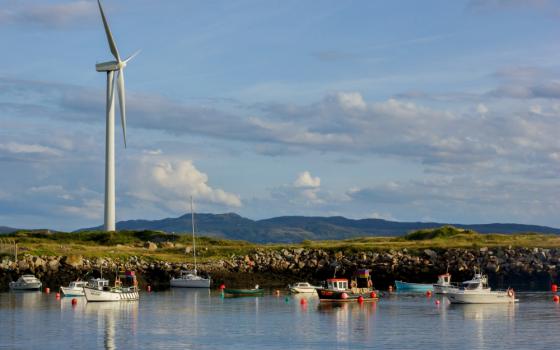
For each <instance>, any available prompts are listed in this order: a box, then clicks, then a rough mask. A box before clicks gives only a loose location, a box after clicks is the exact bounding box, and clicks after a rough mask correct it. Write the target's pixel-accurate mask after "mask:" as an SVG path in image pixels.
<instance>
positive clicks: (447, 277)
mask: <svg viewBox="0 0 560 350" xmlns="http://www.w3.org/2000/svg"><path fill="white" fill-rule="evenodd" d="M437 284H439V285H440V286H449V285H451V274H449V273H444V274H443V275H439V276H438V278H437Z"/></svg>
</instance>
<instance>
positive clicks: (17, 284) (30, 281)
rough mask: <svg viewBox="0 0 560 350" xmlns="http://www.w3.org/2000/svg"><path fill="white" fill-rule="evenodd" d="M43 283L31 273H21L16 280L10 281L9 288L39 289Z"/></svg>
mask: <svg viewBox="0 0 560 350" xmlns="http://www.w3.org/2000/svg"><path fill="white" fill-rule="evenodd" d="M42 285H43V284H42V283H41V281H39V279H37V277H35V276H33V275H23V276H20V278H18V280H17V281H12V282H10V289H11V290H40V289H41V286H42Z"/></svg>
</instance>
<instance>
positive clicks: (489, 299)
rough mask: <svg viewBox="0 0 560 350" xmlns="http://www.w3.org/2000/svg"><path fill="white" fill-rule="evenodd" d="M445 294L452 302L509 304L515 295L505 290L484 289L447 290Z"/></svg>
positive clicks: (514, 300) (512, 301)
mask: <svg viewBox="0 0 560 350" xmlns="http://www.w3.org/2000/svg"><path fill="white" fill-rule="evenodd" d="M445 296H446V297H447V298H448V299H449V301H450V302H451V303H452V304H509V303H515V302H516V301H517V300H516V299H515V296H513V295H512V296H510V295H508V293H507V292H497V291H494V292H493V291H485V292H478V291H477V292H476V293H470V292H469V291H463V290H453V289H451V290H448V291H447V293H446V294H445Z"/></svg>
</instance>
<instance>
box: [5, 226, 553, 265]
mask: <svg viewBox="0 0 560 350" xmlns="http://www.w3.org/2000/svg"><path fill="white" fill-rule="evenodd" d="M0 238H2V239H3V240H4V241H6V240H15V241H17V242H18V250H19V254H25V253H27V254H31V255H53V256H63V255H66V256H68V255H82V256H85V257H111V258H127V257H130V256H138V257H142V258H145V259H148V260H164V261H169V262H190V261H191V259H192V253H187V254H185V251H188V250H189V248H191V237H190V235H178V234H167V233H163V232H155V231H120V232H100V231H89V232H79V233H65V232H55V233H50V232H38V231H19V232H16V233H12V234H6V235H2V236H1V237H0ZM147 242H156V243H157V245H158V247H157V249H155V250H149V249H147V248H145V247H144V246H145V244H146V243H147ZM482 247H489V248H492V247H504V248H510V247H511V248H560V236H557V235H550V234H535V233H520V234H508V235H505V234H479V233H476V232H474V231H469V230H463V229H457V228H454V227H450V226H444V227H440V228H437V229H430V230H420V231H415V232H412V233H409V234H408V235H405V236H400V237H362V238H353V239H346V240H337V241H331V240H328V241H303V242H301V243H293V244H280V243H274V244H257V243H250V242H246V241H234V240H225V239H219V238H210V237H200V238H198V239H197V257H198V259H199V261H200V262H205V261H207V262H210V261H216V260H219V259H228V258H231V257H233V256H239V255H245V254H248V253H250V252H253V251H255V250H256V249H259V250H279V249H283V248H309V249H323V250H329V251H343V252H359V251H386V250H402V249H405V248H406V249H407V250H409V251H414V250H423V249H437V250H443V249H454V248H463V249H478V248H482ZM5 255H7V253H5Z"/></svg>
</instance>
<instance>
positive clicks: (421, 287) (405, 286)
mask: <svg viewBox="0 0 560 350" xmlns="http://www.w3.org/2000/svg"><path fill="white" fill-rule="evenodd" d="M395 287H397V292H418V293H425V292H428V291H429V292H431V291H433V290H434V286H433V285H432V284H427V283H410V282H403V281H395Z"/></svg>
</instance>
